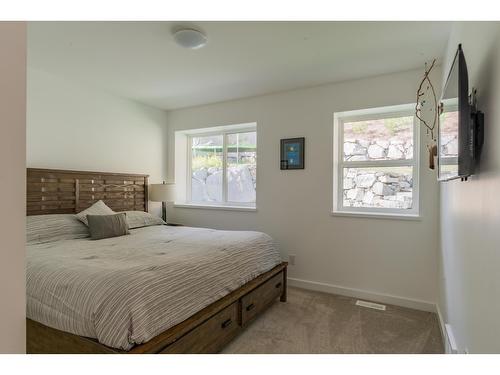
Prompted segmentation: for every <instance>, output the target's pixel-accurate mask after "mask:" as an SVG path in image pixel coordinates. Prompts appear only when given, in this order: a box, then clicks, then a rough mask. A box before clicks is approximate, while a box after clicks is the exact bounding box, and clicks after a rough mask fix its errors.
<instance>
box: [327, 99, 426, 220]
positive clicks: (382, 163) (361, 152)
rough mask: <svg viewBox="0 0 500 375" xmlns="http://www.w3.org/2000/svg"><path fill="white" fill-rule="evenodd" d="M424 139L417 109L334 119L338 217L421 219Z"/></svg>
mask: <svg viewBox="0 0 500 375" xmlns="http://www.w3.org/2000/svg"><path fill="white" fill-rule="evenodd" d="M418 137H419V135H418V126H417V119H416V117H415V115H414V111H413V106H395V107H384V108H378V109H371V110H361V111H352V112H343V113H337V114H335V119H334V197H333V203H334V204H333V206H334V207H333V210H334V213H346V214H349V213H351V214H352V213H356V214H372V215H374V214H381V215H402V216H418V214H419V199H418V177H419V168H418V166H419V161H418V160H419V158H418V147H419V146H418V145H419V142H418V140H419V138H418Z"/></svg>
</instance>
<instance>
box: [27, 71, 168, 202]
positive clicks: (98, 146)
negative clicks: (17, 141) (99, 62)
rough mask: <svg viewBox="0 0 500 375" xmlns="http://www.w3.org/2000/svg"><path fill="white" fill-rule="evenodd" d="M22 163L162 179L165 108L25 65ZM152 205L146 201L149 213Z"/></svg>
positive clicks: (37, 166)
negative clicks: (25, 122) (23, 159)
mask: <svg viewBox="0 0 500 375" xmlns="http://www.w3.org/2000/svg"><path fill="white" fill-rule="evenodd" d="M27 95H28V103H27V106H28V109H27V164H28V167H34V168H55V169H73V170H84V171H85V170H88V171H101V172H123V173H145V174H149V175H150V183H158V182H161V181H162V180H163V179H164V176H165V170H166V158H167V155H166V112H165V111H163V110H159V109H156V108H152V107H149V106H146V105H143V104H139V103H137V102H134V101H131V100H128V99H124V98H120V97H117V96H115V95H111V94H109V93H106V92H102V91H99V90H96V89H93V88H90V87H85V86H84V85H82V84H77V83H76V82H69V81H67V80H65V79H62V78H59V77H56V76H53V75H50V74H48V73H45V72H42V71H40V70H37V69H34V68H31V67H30V68H29V69H28V91H27ZM158 207H159V206H158V204H156V203H152V204H151V208H152V211H153V212H159V211H158Z"/></svg>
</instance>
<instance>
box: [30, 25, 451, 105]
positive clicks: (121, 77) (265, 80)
mask: <svg viewBox="0 0 500 375" xmlns="http://www.w3.org/2000/svg"><path fill="white" fill-rule="evenodd" d="M178 25H190V24H189V23H179V22H175V23H174V22H31V23H30V24H29V28H28V65H29V66H30V67H33V68H36V69H40V70H44V71H47V72H49V73H53V74H56V75H60V76H63V77H66V78H69V79H72V80H76V81H81V82H84V83H86V84H89V85H92V86H95V87H98V88H101V89H104V90H107V91H110V92H112V93H114V94H117V95H120V96H124V97H127V98H130V99H134V100H137V101H139V102H142V103H146V104H149V105H152V106H155V107H159V108H163V109H175V108H181V107H189V106H195V105H200V104H207V103H213V102H218V101H224V100H231V99H237V98H243V97H249V96H255V95H261V94H266V93H272V92H278V91H284V90H290V89H295V88H299V87H306V86H314V85H319V84H323V83H329V82H338V81H345V80H349V79H356V78H362V77H368V76H374V75H379V74H386V73H392V72H397V71H405V70H410V69H414V68H419V67H420V68H422V67H423V64H424V62H425V61H428V60H431V59H432V58H434V57H437V58H441V57H442V56H443V54H444V52H445V49H446V43H447V40H448V37H449V33H450V29H451V23H449V22H198V23H196V26H198V28H200V29H201V30H203V31H204V32H206V34H207V36H208V44H207V45H206V46H205V47H204V48H201V49H198V50H187V49H183V48H181V47H179V46H177V45H176V44H175V43H174V42H173V39H172V36H171V30H172V28H174V27H176V26H178Z"/></svg>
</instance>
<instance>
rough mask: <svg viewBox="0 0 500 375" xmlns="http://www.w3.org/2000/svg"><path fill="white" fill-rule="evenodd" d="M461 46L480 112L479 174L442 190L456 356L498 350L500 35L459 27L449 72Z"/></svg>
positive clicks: (446, 292)
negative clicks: (482, 126)
mask: <svg viewBox="0 0 500 375" xmlns="http://www.w3.org/2000/svg"><path fill="white" fill-rule="evenodd" d="M458 43H462V47H463V50H464V54H465V58H466V60H467V68H468V71H469V89H470V88H471V87H475V88H477V90H478V104H479V107H480V109H481V110H483V111H484V113H485V143H484V148H483V153H482V156H481V161H480V166H479V173H478V174H477V175H476V176H473V177H472V178H470V179H469V181H468V182H459V181H451V182H447V183H443V184H441V247H440V279H439V281H440V284H439V285H440V298H439V309H440V311H441V314H442V318H443V320H444V321H445V322H446V323H448V324H449V325H450V326H451V328H452V332H453V335H454V337H455V340H456V343H457V346H458V350H459V352H461V353H464V352H469V353H499V352H500V340H499V337H500V324H499V322H498V317H499V316H500V300H499V299H498V296H499V295H500V273H499V271H498V270H499V269H500V230H499V228H500V195H499V192H500V147H499V146H500V108H499V105H498V104H499V103H500V31H499V23H477V22H462V23H459V24H457V25H456V26H455V28H454V29H453V32H452V34H451V37H450V41H449V44H448V53H447V60H446V65H445V66H446V69H444V70H443V74H446V72H448V70H449V66H450V65H451V63H452V60H453V57H454V54H455V52H456V48H457V45H458Z"/></svg>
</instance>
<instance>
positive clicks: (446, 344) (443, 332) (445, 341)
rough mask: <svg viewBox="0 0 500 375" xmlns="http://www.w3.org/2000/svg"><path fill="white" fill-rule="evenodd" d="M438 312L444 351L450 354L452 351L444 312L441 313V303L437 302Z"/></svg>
mask: <svg viewBox="0 0 500 375" xmlns="http://www.w3.org/2000/svg"><path fill="white" fill-rule="evenodd" d="M436 314H437V316H438V321H439V328H440V329H441V337H442V338H443V344H444V352H445V353H446V354H450V353H451V346H450V342H449V341H448V335H447V333H446V326H445V323H444V318H443V314H441V309H440V308H439V304H436Z"/></svg>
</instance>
